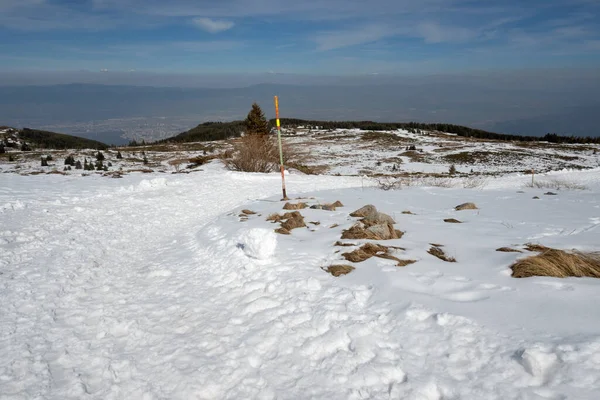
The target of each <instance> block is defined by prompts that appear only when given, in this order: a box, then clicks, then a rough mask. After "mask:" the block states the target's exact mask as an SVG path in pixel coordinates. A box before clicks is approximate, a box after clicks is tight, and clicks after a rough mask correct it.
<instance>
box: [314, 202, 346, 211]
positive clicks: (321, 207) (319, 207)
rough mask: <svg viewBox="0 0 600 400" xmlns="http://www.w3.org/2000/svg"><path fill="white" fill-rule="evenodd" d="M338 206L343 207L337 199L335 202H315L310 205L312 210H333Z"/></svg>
mask: <svg viewBox="0 0 600 400" xmlns="http://www.w3.org/2000/svg"><path fill="white" fill-rule="evenodd" d="M338 207H344V205H343V204H342V202H341V201H339V200H337V201H336V202H335V203H325V204H315V205H312V206H310V208H312V209H313V210H326V211H335V209H336V208H338Z"/></svg>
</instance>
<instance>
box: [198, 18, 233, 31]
mask: <svg viewBox="0 0 600 400" xmlns="http://www.w3.org/2000/svg"><path fill="white" fill-rule="evenodd" d="M193 22H194V25H196V26H197V27H198V28H200V29H203V30H205V31H206V32H210V33H219V32H224V31H227V30H229V29H231V28H233V26H234V25H235V24H234V23H233V22H232V21H224V20H217V19H211V18H194V19H193Z"/></svg>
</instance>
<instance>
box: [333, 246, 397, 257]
mask: <svg viewBox="0 0 600 400" xmlns="http://www.w3.org/2000/svg"><path fill="white" fill-rule="evenodd" d="M387 252H388V248H387V247H385V246H381V245H379V244H374V243H367V244H364V245H362V246H361V247H360V248H358V249H356V250H354V251H352V252H350V253H344V254H342V256H343V257H344V258H345V259H346V260H348V261H352V262H363V261H365V260H368V259H369V258H371V257H373V256H381V255H385V254H387ZM386 258H387V257H386ZM396 260H397V259H396Z"/></svg>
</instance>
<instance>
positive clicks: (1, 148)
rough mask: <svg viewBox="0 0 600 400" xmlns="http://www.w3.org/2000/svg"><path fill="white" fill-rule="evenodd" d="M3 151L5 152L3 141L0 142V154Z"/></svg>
mask: <svg viewBox="0 0 600 400" xmlns="http://www.w3.org/2000/svg"><path fill="white" fill-rule="evenodd" d="M4 153H6V150H5V149H4V143H0V154H4Z"/></svg>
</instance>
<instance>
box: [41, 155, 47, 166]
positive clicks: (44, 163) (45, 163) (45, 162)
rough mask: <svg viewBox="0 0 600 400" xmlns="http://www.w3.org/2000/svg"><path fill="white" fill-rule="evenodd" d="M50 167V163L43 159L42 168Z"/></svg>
mask: <svg viewBox="0 0 600 400" xmlns="http://www.w3.org/2000/svg"><path fill="white" fill-rule="evenodd" d="M47 166H48V161H47V160H46V159H45V158H44V157H42V167H47Z"/></svg>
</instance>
